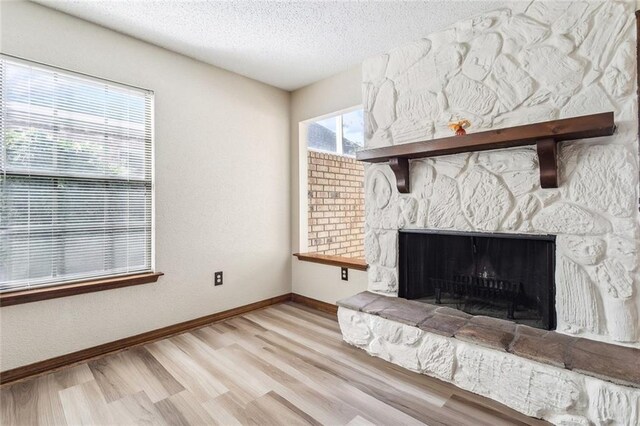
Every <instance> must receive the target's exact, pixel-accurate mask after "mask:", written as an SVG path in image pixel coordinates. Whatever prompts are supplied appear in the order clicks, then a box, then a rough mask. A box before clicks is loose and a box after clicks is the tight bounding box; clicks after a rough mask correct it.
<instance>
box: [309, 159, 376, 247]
mask: <svg viewBox="0 0 640 426" xmlns="http://www.w3.org/2000/svg"><path fill="white" fill-rule="evenodd" d="M307 164H308V197H309V251H310V252H317V253H322V254H331V255H336V256H345V257H354V258H364V165H363V164H362V163H359V162H357V161H356V160H355V159H354V158H349V157H340V156H338V155H334V154H324V153H320V152H315V151H311V150H309V151H308V153H307Z"/></svg>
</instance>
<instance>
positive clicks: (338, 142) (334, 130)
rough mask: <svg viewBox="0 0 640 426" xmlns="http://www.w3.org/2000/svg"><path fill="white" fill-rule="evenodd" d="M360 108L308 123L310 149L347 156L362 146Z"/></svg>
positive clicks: (361, 116)
mask: <svg viewBox="0 0 640 426" xmlns="http://www.w3.org/2000/svg"><path fill="white" fill-rule="evenodd" d="M363 125H364V122H363V112H362V109H357V110H355V111H351V112H348V113H346V114H340V115H337V116H335V117H330V118H324V119H322V120H317V121H313V122H311V123H309V125H308V127H307V146H308V147H309V148H310V149H313V150H316V151H322V152H330V153H333V154H337V155H345V156H349V157H355V156H356V150H357V149H358V148H361V147H363V146H364V133H363Z"/></svg>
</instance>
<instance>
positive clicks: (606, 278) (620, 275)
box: [596, 258, 633, 299]
mask: <svg viewBox="0 0 640 426" xmlns="http://www.w3.org/2000/svg"><path fill="white" fill-rule="evenodd" d="M596 276H597V277H598V283H600V285H601V286H603V287H604V288H605V290H606V292H607V294H608V295H609V296H611V297H613V298H616V299H628V298H630V297H631V296H632V295H633V280H632V279H631V276H630V275H629V273H628V272H627V270H626V269H625V268H624V266H622V264H621V263H620V262H618V261H617V260H615V259H611V258H609V259H605V260H604V262H602V264H601V265H598V266H597V267H596Z"/></svg>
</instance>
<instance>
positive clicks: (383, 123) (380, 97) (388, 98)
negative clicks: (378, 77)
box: [371, 80, 396, 129]
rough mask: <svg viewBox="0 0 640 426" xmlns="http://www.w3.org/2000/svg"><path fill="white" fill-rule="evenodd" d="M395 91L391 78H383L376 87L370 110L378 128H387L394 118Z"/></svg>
mask: <svg viewBox="0 0 640 426" xmlns="http://www.w3.org/2000/svg"><path fill="white" fill-rule="evenodd" d="M395 103H396V91H395V88H394V87H393V82H392V81H391V80H385V82H384V83H382V84H381V85H380V88H379V89H378V94H377V96H376V101H375V103H374V104H373V108H372V109H371V112H372V113H373V118H374V119H375V120H376V123H377V124H378V128H380V129H387V128H389V126H391V124H392V123H393V122H394V121H395V119H396V108H395Z"/></svg>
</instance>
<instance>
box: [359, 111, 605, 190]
mask: <svg viewBox="0 0 640 426" xmlns="http://www.w3.org/2000/svg"><path fill="white" fill-rule="evenodd" d="M613 118H614V117H613V112H602V113H599V114H591V115H584V116H581V117H572V118H563V119H560V120H552V121H545V122H542V123H534V124H526V125H524V126H516V127H508V128H505V129H495V130H489V131H486V132H478V133H470V134H467V135H464V136H451V137H446V138H440V139H432V140H428V141H420V142H413V143H406V144H400V145H393V146H387V147H380V148H372V149H365V150H362V151H358V152H357V153H356V158H357V159H358V160H359V161H365V162H367V163H384V162H388V163H389V166H391V170H393V173H394V174H395V175H396V181H397V185H398V191H399V192H401V193H405V194H406V193H408V192H409V190H410V188H409V179H410V177H409V160H410V159H414V158H425V157H437V156H441V155H451V154H458V153H461V152H477V151H487V150H492V149H504V148H514V147H519V146H527V145H535V146H536V148H537V151H538V160H539V163H540V186H541V187H542V188H557V187H558V162H557V146H556V145H557V144H558V142H562V141H569V140H576V139H581V140H584V139H589V138H597V137H602V136H611V135H612V134H613V133H614V132H615V130H616V126H615V123H614V120H613Z"/></svg>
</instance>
